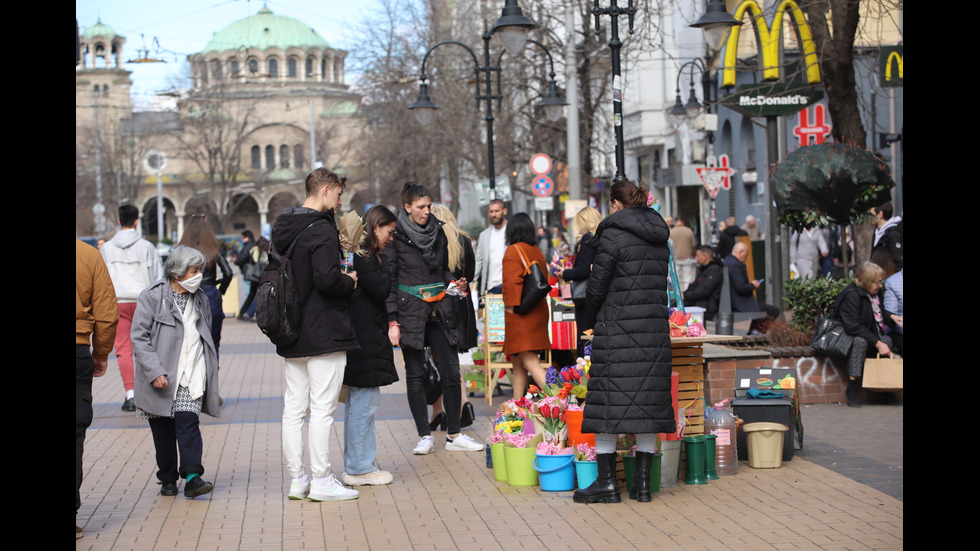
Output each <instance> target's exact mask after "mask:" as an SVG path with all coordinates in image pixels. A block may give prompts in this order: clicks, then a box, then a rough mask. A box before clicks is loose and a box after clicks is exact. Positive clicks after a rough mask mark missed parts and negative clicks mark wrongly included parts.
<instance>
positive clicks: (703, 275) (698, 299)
mask: <svg viewBox="0 0 980 551" xmlns="http://www.w3.org/2000/svg"><path fill="white" fill-rule="evenodd" d="M694 260H695V261H697V263H698V266H700V267H699V268H698V278H697V279H695V280H694V282H693V283H691V284H690V285H689V286H688V287H687V290H686V291H684V304H685V305H687V306H700V307H701V308H704V309H705V318H706V319H709V320H713V319H715V313H717V312H718V303H719V302H720V301H721V284H722V282H723V281H724V274H723V273H722V270H724V269H725V265H724V264H722V262H721V261H720V260H718V259H717V258H715V251H714V249H712V248H711V247H710V246H708V245H702V246H700V247H698V249H697V251H695V253H694ZM702 321H704V320H702Z"/></svg>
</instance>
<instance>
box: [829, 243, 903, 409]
mask: <svg viewBox="0 0 980 551" xmlns="http://www.w3.org/2000/svg"><path fill="white" fill-rule="evenodd" d="M884 279H885V270H884V269H883V268H882V267H881V266H879V265H877V264H875V263H873V262H865V263H863V264H861V265H860V266H859V267H858V269H857V272H856V273H855V274H854V281H853V282H852V283H851V284H850V285H848V286H847V287H845V288H844V290H843V291H841V293H840V295H838V296H837V302H836V303H834V312H833V314H832V317H833V318H834V319H836V320H838V321H840V322H841V323H843V324H844V331H845V332H847V334H848V335H850V336H852V337H854V341H853V343H852V344H851V350H850V353H849V354H848V356H847V374H848V376H849V377H850V380H849V381H848V383H847V390H846V391H845V393H844V395H845V397H846V398H847V405H848V406H850V407H861V400H860V399H859V398H858V388H860V386H861V383H860V381H859V380H858V379H860V378H861V376H862V375H864V360H865V358H869V357H874V356H875V355H876V354H881V355H882V356H891V355H892V350H891V346H892V341H891V339H890V338H889V337H888V336H887V335H885V332H884V326H885V324H888V325H890V326H893V327H895V326H898V327H901V326H902V316H899V315H898V314H894V313H892V312H889V311H887V310H885V302H884V298H883V296H884V295H883V291H884V288H885V287H884Z"/></svg>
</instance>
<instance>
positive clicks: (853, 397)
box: [844, 379, 861, 408]
mask: <svg viewBox="0 0 980 551" xmlns="http://www.w3.org/2000/svg"><path fill="white" fill-rule="evenodd" d="M859 388H861V381H859V380H858V379H851V380H849V381H847V390H845V391H844V397H845V398H847V405H848V407H852V408H859V407H861V398H859V397H858V389H859Z"/></svg>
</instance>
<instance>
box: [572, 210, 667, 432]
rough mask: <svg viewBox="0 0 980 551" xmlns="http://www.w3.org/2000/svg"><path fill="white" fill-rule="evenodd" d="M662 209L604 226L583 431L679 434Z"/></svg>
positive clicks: (591, 300)
mask: <svg viewBox="0 0 980 551" xmlns="http://www.w3.org/2000/svg"><path fill="white" fill-rule="evenodd" d="M669 237H670V230H669V229H668V228H667V223H666V222H664V219H663V218H662V217H661V216H660V214H659V213H657V212H656V211H655V210H653V209H650V208H646V207H630V208H627V209H623V210H621V211H619V212H617V213H615V214H613V215H611V216H609V217H608V218H606V219H605V220H603V221H602V223H601V224H599V227H598V228H597V229H596V237H595V238H594V240H593V242H592V243H593V248H594V249H595V251H596V253H595V259H594V261H593V263H592V274H591V276H590V278H589V287H588V293H587V296H586V320H585V328H586V329H588V328H589V327H594V329H595V332H594V335H595V338H594V340H593V341H592V368H591V369H590V370H589V376H590V379H589V386H588V389H589V392H588V395H587V396H586V407H585V420H584V422H583V423H582V431H583V432H596V433H606V434H618V433H644V434H645V433H658V432H674V430H675V424H674V411H673V408H672V407H671V401H670V372H671V368H670V362H671V352H670V328H669V326H668V323H667V317H668V312H667V270H668V269H667V261H668V258H669V255H670V253H669V249H668V248H667V239H668V238H669Z"/></svg>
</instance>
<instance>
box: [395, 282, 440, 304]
mask: <svg viewBox="0 0 980 551" xmlns="http://www.w3.org/2000/svg"><path fill="white" fill-rule="evenodd" d="M398 288H399V289H401V290H402V291H404V292H406V293H408V294H410V295H412V296H413V297H415V298H418V299H421V300H424V301H426V302H439V301H440V300H442V297H444V296H445V295H446V284H445V283H426V284H425V285H402V284H401V283H399V284H398Z"/></svg>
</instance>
